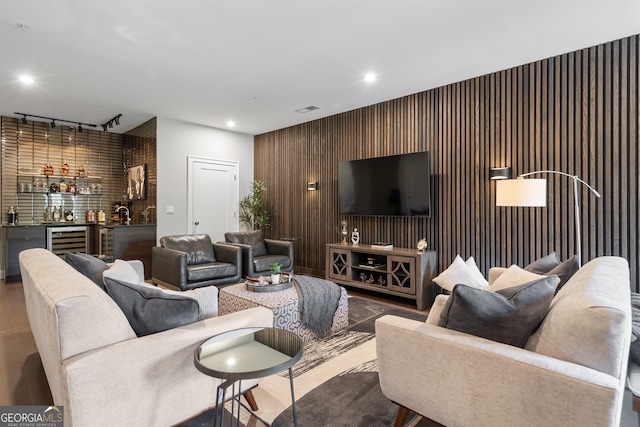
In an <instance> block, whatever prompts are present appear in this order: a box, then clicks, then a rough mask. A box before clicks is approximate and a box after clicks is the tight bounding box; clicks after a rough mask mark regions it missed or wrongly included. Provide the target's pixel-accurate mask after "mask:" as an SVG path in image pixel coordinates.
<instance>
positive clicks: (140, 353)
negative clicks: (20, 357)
mask: <svg viewBox="0 0 640 427" xmlns="http://www.w3.org/2000/svg"><path fill="white" fill-rule="evenodd" d="M260 326H262V327H271V326H273V313H272V312H271V310H268V309H266V308H263V307H256V308H252V309H249V310H243V311H239V312H237V313H232V314H229V315H226V316H220V317H214V318H210V319H205V320H202V321H200V322H196V323H193V324H191V325H187V326H183V327H180V328H175V329H171V330H168V331H164V332H160V333H157V334H152V335H147V336H144V337H140V338H134V339H131V340H128V341H123V342H120V343H117V344H115V345H111V346H107V347H103V348H101V349H98V350H95V351H92V352H87V353H84V354H81V355H78V356H75V357H73V358H70V359H67V360H65V361H64V362H63V366H62V370H63V377H64V381H65V388H66V390H68V395H67V401H65V402H64V403H62V402H60V403H59V404H64V405H65V416H69V417H71V418H72V420H73V422H72V424H73V425H74V426H84V425H91V426H114V425H122V426H124V425H139V426H143V425H176V424H178V423H180V422H181V421H184V420H185V419H187V418H190V417H192V416H194V415H197V414H199V413H201V412H203V411H205V410H207V409H208V408H210V407H211V406H213V404H214V401H215V396H216V394H215V393H216V387H217V386H218V385H219V384H220V383H221V381H220V380H218V379H215V378H212V377H210V376H207V375H205V374H203V373H201V372H199V371H198V370H197V369H196V368H195V366H194V363H193V357H194V352H195V350H196V348H197V347H198V346H199V345H200V343H201V342H203V341H204V340H206V339H208V338H210V337H211V336H213V335H216V334H219V333H222V332H226V331H229V330H232V329H238V328H244V327H260ZM257 382H258V380H255V381H254V380H247V381H242V386H243V390H246V389H248V388H250V387H253V386H254V385H255V384H257ZM114 408H117V410H114Z"/></svg>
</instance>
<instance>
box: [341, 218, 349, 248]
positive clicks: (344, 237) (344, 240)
mask: <svg viewBox="0 0 640 427" xmlns="http://www.w3.org/2000/svg"><path fill="white" fill-rule="evenodd" d="M340 225H341V226H342V231H341V232H340V234H342V241H341V242H340V243H342V244H343V245H346V244H347V234H349V232H348V231H347V221H345V220H342V221H341V222H340Z"/></svg>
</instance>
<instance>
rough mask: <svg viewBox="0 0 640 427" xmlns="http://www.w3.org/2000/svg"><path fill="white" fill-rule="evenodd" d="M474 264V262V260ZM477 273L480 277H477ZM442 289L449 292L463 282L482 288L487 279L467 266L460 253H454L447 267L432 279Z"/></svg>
mask: <svg viewBox="0 0 640 427" xmlns="http://www.w3.org/2000/svg"><path fill="white" fill-rule="evenodd" d="M474 264H475V262H474ZM476 268H477V267H476ZM478 275H479V276H480V277H478ZM433 281H434V282H436V283H437V284H438V286H440V287H441V288H442V289H446V290H447V291H449V292H451V291H452V290H453V288H454V286H455V285H457V284H459V283H464V284H465V285H468V286H473V287H475V288H484V287H485V286H487V281H486V280H485V279H484V277H482V274H479V271H478V273H476V272H475V271H474V270H473V269H472V268H471V267H469V266H468V265H467V264H466V263H465V262H464V261H463V260H462V258H460V255H456V258H455V259H454V260H453V262H452V263H451V265H450V266H449V268H447V269H446V270H445V271H443V272H442V273H440V274H439V275H438V277H435V278H434V279H433Z"/></svg>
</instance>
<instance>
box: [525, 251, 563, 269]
mask: <svg viewBox="0 0 640 427" xmlns="http://www.w3.org/2000/svg"><path fill="white" fill-rule="evenodd" d="M559 265H560V260H559V259H558V256H557V255H556V253H555V252H551V253H550V254H549V255H547V256H545V257H542V258H540V259H537V260H535V261H533V262H532V263H531V264H529V265H527V266H526V267H525V268H524V269H525V270H527V271H530V272H532V273H536V274H546V273H548V272H549V271H551V270H553V269H554V268H556V267H557V266H559Z"/></svg>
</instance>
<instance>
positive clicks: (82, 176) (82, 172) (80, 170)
mask: <svg viewBox="0 0 640 427" xmlns="http://www.w3.org/2000/svg"><path fill="white" fill-rule="evenodd" d="M85 175H86V172H85V170H84V165H82V166H80V169H78V176H79V177H80V178H84V177H85Z"/></svg>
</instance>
